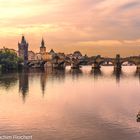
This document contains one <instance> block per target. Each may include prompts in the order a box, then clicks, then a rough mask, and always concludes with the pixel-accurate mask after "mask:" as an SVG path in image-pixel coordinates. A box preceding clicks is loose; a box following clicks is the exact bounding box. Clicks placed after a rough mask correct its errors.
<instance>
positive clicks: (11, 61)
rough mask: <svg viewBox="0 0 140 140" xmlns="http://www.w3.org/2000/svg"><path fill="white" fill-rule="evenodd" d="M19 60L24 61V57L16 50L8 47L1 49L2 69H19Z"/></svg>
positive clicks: (0, 61) (0, 63)
mask: <svg viewBox="0 0 140 140" xmlns="http://www.w3.org/2000/svg"><path fill="white" fill-rule="evenodd" d="M19 62H22V59H21V58H19V57H18V56H17V54H16V53H15V52H13V51H11V50H10V49H7V48H4V49H2V50H0V65H1V67H2V69H4V70H12V69H17V68H18V64H19Z"/></svg>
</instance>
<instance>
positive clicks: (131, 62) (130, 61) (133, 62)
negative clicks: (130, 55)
mask: <svg viewBox="0 0 140 140" xmlns="http://www.w3.org/2000/svg"><path fill="white" fill-rule="evenodd" d="M126 62H127V63H130V64H132V65H135V66H137V63H136V62H135V61H133V60H129V59H128V60H124V61H122V62H121V66H123V64H124V63H126Z"/></svg>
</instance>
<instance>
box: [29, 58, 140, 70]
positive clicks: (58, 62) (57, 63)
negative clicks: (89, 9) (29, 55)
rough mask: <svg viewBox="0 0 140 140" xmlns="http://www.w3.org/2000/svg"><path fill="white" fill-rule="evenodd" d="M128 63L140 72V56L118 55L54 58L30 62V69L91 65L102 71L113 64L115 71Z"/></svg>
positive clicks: (74, 67) (77, 67) (75, 67)
mask: <svg viewBox="0 0 140 140" xmlns="http://www.w3.org/2000/svg"><path fill="white" fill-rule="evenodd" d="M125 62H128V63H130V64H134V65H136V67H137V70H140V56H130V57H125V58H121V57H120V55H116V57H115V58H108V57H101V56H100V55H98V56H95V57H90V58H88V59H86V60H79V59H74V58H73V59H68V60H66V59H60V58H58V57H56V58H54V59H53V60H47V61H44V60H39V61H38V60H33V61H28V62H27V66H28V67H35V68H37V67H38V68H41V67H42V68H43V67H48V66H50V67H52V68H60V69H61V68H65V67H66V66H67V65H71V68H72V69H79V68H80V67H81V66H82V65H85V64H86V65H91V66H92V69H100V68H101V66H103V65H105V64H106V65H109V64H111V65H112V66H114V70H121V68H122V66H123V64H124V63H125Z"/></svg>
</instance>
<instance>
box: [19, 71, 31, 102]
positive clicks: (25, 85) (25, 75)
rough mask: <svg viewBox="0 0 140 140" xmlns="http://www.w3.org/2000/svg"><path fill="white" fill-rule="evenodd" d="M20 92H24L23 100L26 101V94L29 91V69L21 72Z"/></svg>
mask: <svg viewBox="0 0 140 140" xmlns="http://www.w3.org/2000/svg"><path fill="white" fill-rule="evenodd" d="M19 92H20V93H21V94H22V98H23V101H24V102H25V100H26V96H27V94H28V92H29V71H28V70H23V71H22V72H20V73H19Z"/></svg>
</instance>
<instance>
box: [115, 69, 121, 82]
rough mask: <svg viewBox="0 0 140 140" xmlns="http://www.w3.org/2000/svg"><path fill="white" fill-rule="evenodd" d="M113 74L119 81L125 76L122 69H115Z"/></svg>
mask: <svg viewBox="0 0 140 140" xmlns="http://www.w3.org/2000/svg"><path fill="white" fill-rule="evenodd" d="M113 76H114V77H115V78H116V82H117V83H119V82H120V80H121V78H122V76H123V72H122V70H116V71H113Z"/></svg>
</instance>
